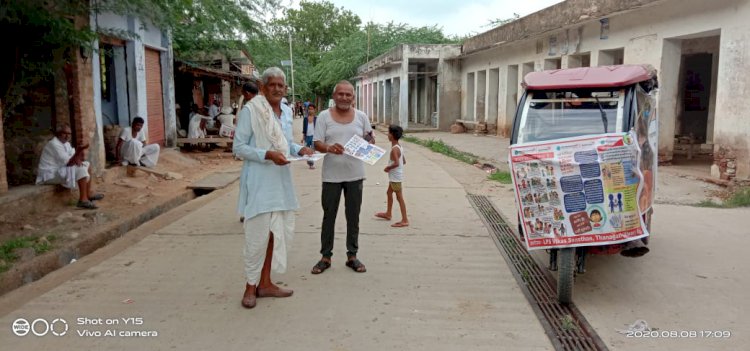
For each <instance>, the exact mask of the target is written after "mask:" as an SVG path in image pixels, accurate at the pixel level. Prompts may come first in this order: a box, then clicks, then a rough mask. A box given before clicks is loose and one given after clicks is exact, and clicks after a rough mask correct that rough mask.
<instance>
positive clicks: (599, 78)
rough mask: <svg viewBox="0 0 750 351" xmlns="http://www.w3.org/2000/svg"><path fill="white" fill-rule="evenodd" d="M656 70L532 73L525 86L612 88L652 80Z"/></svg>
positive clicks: (631, 68)
mask: <svg viewBox="0 0 750 351" xmlns="http://www.w3.org/2000/svg"><path fill="white" fill-rule="evenodd" d="M655 75H656V70H654V68H653V67H651V66H650V65H620V66H604V67H581V68H569V69H558V70H552V71H542V72H531V73H529V74H527V75H526V77H524V82H523V84H524V86H525V87H526V89H531V90H549V89H578V88H612V87H621V86H626V85H630V84H635V83H638V82H642V81H645V80H649V79H651V78H652V77H653V76H655Z"/></svg>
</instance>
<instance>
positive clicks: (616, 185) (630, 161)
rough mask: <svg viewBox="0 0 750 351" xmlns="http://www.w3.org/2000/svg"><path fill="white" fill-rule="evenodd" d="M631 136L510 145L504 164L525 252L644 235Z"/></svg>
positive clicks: (639, 180) (634, 142) (637, 154)
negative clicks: (507, 161) (509, 176)
mask: <svg viewBox="0 0 750 351" xmlns="http://www.w3.org/2000/svg"><path fill="white" fill-rule="evenodd" d="M640 156H641V154H640V147H639V143H638V141H637V140H636V134H635V133H633V134H630V133H609V134H600V135H593V136H592V135H588V136H582V137H575V138H566V139H557V140H552V141H544V142H534V143H526V144H517V145H513V146H511V148H510V164H511V171H512V177H513V185H514V187H515V194H516V203H517V204H518V207H519V214H520V219H521V226H522V228H523V231H524V234H525V235H524V236H525V238H526V246H527V248H528V249H529V250H533V249H549V248H564V247H576V246H593V245H608V244H617V243H622V242H626V241H631V240H635V239H639V238H642V237H645V236H648V231H647V229H646V226H645V225H644V223H643V219H642V216H641V210H640V209H639V199H640V195H641V193H642V187H643V181H642V179H643V174H642V173H641V169H640V163H641V160H640Z"/></svg>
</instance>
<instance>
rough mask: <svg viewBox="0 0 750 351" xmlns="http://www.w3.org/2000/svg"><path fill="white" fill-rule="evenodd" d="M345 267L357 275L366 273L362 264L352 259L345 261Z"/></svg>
mask: <svg viewBox="0 0 750 351" xmlns="http://www.w3.org/2000/svg"><path fill="white" fill-rule="evenodd" d="M346 266H347V267H349V268H351V269H352V270H354V271H355V272H357V273H364V272H367V268H365V265H364V264H362V262H360V261H359V260H358V259H356V258H355V259H352V260H347V261H346Z"/></svg>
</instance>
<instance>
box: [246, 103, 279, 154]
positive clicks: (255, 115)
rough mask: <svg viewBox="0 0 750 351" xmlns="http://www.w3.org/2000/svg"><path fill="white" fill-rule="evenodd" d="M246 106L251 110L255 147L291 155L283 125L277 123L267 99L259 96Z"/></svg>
mask: <svg viewBox="0 0 750 351" xmlns="http://www.w3.org/2000/svg"><path fill="white" fill-rule="evenodd" d="M246 106H247V107H248V108H250V116H252V118H251V119H250V122H251V126H252V128H253V134H255V146H256V147H258V148H261V149H266V150H273V151H278V152H281V153H282V154H284V156H288V155H289V143H288V142H287V140H286V137H285V136H284V130H282V129H281V123H280V122H279V121H275V119H276V116H275V114H274V113H273V108H271V104H269V103H268V100H266V97H265V96H263V95H258V96H256V97H254V98H253V99H252V100H250V101H249V102H248V103H247V104H246Z"/></svg>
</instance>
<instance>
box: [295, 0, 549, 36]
mask: <svg viewBox="0 0 750 351" xmlns="http://www.w3.org/2000/svg"><path fill="white" fill-rule="evenodd" d="M290 1H291V3H292V6H293V7H296V4H299V0H290ZM328 1H330V2H332V3H333V4H335V5H336V6H337V7H344V8H345V9H347V10H350V11H352V12H354V13H355V14H357V15H358V16H359V17H360V18H361V19H362V22H368V21H373V22H376V23H387V22H390V21H393V22H396V23H406V24H409V25H412V26H415V27H421V26H431V25H438V26H440V27H442V28H443V33H445V34H447V35H452V34H454V35H464V34H469V33H481V32H484V31H487V30H489V29H491V28H490V27H487V26H485V25H486V24H487V23H489V21H490V20H494V19H497V18H509V17H512V16H513V13H518V14H519V15H521V16H525V15H528V14H531V13H534V12H536V11H539V10H541V9H543V8H546V7H549V6H551V5H554V4H556V3H558V2H560V1H561V0H463V1H462V0H328Z"/></svg>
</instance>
